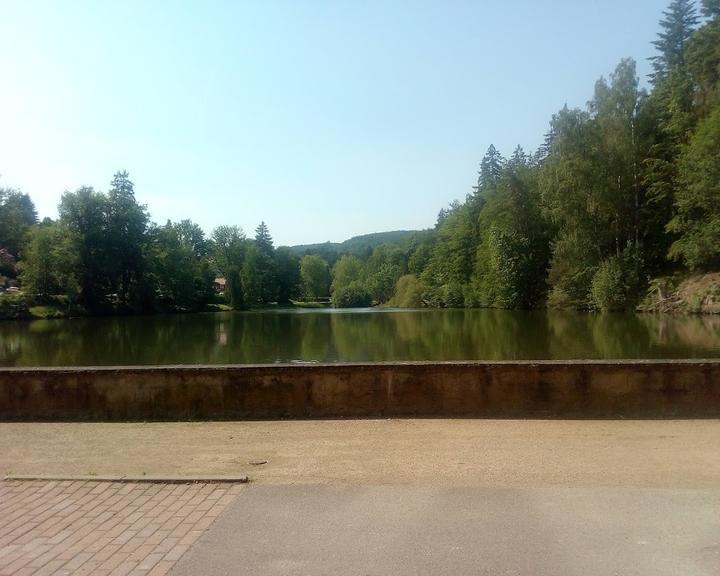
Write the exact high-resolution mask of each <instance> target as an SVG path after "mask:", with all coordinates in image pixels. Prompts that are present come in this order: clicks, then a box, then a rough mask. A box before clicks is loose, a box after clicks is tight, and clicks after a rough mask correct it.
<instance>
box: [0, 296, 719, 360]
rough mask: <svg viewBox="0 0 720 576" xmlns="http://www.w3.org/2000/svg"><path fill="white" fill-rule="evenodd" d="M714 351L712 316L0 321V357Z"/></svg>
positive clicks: (303, 313) (320, 314) (660, 354)
mask: <svg viewBox="0 0 720 576" xmlns="http://www.w3.org/2000/svg"><path fill="white" fill-rule="evenodd" d="M711 357H720V317H714V316H678V317H673V316H659V315H649V314H648V315H632V314H630V315H621V314H617V315H616V314H583V313H571V312H557V311H544V310H543V311H533V312H519V311H505V310H388V309H373V310H307V309H292V310H265V311H258V312H221V313H215V314H187V315H182V314H178V315H167V316H142V317H139V316H135V317H118V318H83V319H73V320H37V321H33V322H0V365H2V366H78V365H113V364H117V365H132V364H243V363H273V362H292V361H319V362H359V361H389V360H519V359H529V360H531V359H571V358H576V359H582V358H586V359H589V358H711Z"/></svg>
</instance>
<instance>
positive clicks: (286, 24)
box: [0, 0, 669, 245]
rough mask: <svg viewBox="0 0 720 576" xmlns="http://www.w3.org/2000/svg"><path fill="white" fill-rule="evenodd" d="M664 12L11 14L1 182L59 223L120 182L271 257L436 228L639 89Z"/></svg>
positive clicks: (115, 6)
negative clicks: (499, 174)
mask: <svg viewBox="0 0 720 576" xmlns="http://www.w3.org/2000/svg"><path fill="white" fill-rule="evenodd" d="M668 3H669V0H633V1H632V2H628V1H627V0H605V1H589V0H588V1H582V0H515V1H512V2H498V1H494V2H486V1H482V0H476V1H470V0H469V1H458V0H445V1H439V0H438V1H435V2H426V1H411V0H407V1H402V2H400V1H393V0H371V1H367V2H364V1H359V0H356V1H352V2H351V1H349V0H347V1H344V0H336V1H321V0H312V1H310V0H307V1H292V0H285V1H276V0H257V1H252V2H251V1H247V2H240V1H237V2H235V1H200V0H198V1H193V2H190V1H180V0H177V1H174V0H167V1H161V0H158V1H153V2H148V1H146V0H145V1H140V0H131V1H123V2H117V1H107V0H86V1H75V0H66V1H62V2H61V1H52V0H47V1H37V0H23V1H11V0H0V83H1V84H2V89H0V186H10V187H15V188H19V189H21V190H23V191H24V192H27V193H29V194H30V195H31V196H32V198H33V200H34V201H35V204H36V205H37V207H38V211H39V213H40V216H41V217H44V216H51V217H55V216H56V215H57V204H58V202H59V200H60V196H61V194H62V192H63V191H64V190H74V189H76V188H78V187H79V186H82V185H89V186H94V187H95V188H96V189H99V190H103V191H105V190H107V188H108V184H109V182H110V180H111V178H112V175H113V173H114V172H115V171H117V170H121V169H125V170H128V171H129V172H130V176H131V179H132V180H133V181H134V182H135V190H136V196H137V198H138V200H139V201H140V202H142V203H145V204H147V206H148V209H149V211H150V214H151V216H152V219H153V220H154V221H156V222H159V223H163V222H165V220H167V219H172V220H180V219H183V218H191V219H192V220H194V221H196V222H198V223H199V224H200V225H201V226H202V227H203V228H204V229H205V230H206V231H207V232H209V231H210V230H211V229H212V228H213V227H215V226H217V225H220V224H237V225H239V226H242V228H243V229H244V230H245V231H246V233H247V234H248V235H252V234H253V231H254V228H255V226H256V225H257V224H258V223H259V222H260V220H265V222H266V223H267V224H268V225H269V227H270V231H271V233H272V235H273V237H274V238H275V242H276V245H281V244H300V243H310V242H324V241H326V240H331V241H342V240H344V239H346V238H349V237H351V236H354V235H357V234H364V233H369V232H376V231H384V230H396V229H418V228H427V227H430V226H432V225H433V224H434V222H435V219H436V216H437V213H438V211H439V210H440V208H442V207H443V206H446V205H447V204H448V203H450V202H451V201H452V200H454V199H462V198H464V197H465V195H466V194H467V193H468V192H470V191H471V189H472V186H473V184H474V183H475V179H476V171H477V168H478V163H479V162H480V159H481V158H482V156H483V154H484V153H485V150H486V149H487V148H488V146H489V145H490V144H491V143H493V144H495V146H496V147H497V148H499V149H500V150H501V151H502V152H503V154H505V155H509V154H510V153H511V152H512V150H513V148H514V147H515V146H516V145H517V144H520V145H522V146H523V147H524V148H525V149H526V150H532V149H534V148H536V147H537V146H538V145H539V144H540V143H541V141H542V138H543V134H544V133H545V132H546V131H547V127H548V122H549V120H550V117H551V115H552V114H553V113H554V112H556V111H557V110H558V109H559V108H561V107H562V106H563V104H564V103H567V104H568V105H569V106H571V107H574V106H584V105H585V103H586V102H587V100H588V99H590V97H591V96H592V91H593V85H594V82H595V81H596V80H597V79H598V78H599V77H600V76H601V75H605V76H608V75H609V74H610V73H611V72H612V70H613V69H614V67H615V66H616V64H617V63H618V62H619V60H620V59H621V58H623V57H628V56H631V57H633V58H635V59H636V60H637V61H638V72H639V74H640V76H641V77H644V76H645V74H647V72H648V69H649V67H648V65H647V61H646V59H647V58H648V57H649V56H651V55H652V53H653V51H652V46H651V45H650V42H651V41H652V40H653V39H654V38H655V35H656V33H657V31H658V25H657V22H658V20H659V19H660V16H661V12H662V10H663V9H664V8H665V7H666V5H667V4H668ZM643 83H644V79H643Z"/></svg>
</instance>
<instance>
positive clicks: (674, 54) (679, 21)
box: [650, 0, 698, 84]
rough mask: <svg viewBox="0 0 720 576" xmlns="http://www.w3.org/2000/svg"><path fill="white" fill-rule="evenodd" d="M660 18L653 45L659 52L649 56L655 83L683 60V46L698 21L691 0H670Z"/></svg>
mask: <svg viewBox="0 0 720 576" xmlns="http://www.w3.org/2000/svg"><path fill="white" fill-rule="evenodd" d="M663 16H664V18H663V19H662V20H660V27H661V28H662V30H661V31H660V32H659V33H658V39H657V40H655V41H653V46H655V48H656V49H657V51H658V52H659V54H657V55H656V56H653V57H652V58H650V61H651V62H652V67H653V73H652V74H651V78H652V81H653V83H655V84H657V83H658V82H660V81H661V80H663V79H664V78H666V77H667V75H668V74H669V72H670V71H671V70H673V69H674V68H676V67H678V66H682V65H683V64H684V62H685V48H686V47H687V44H688V41H689V40H690V36H691V35H692V32H693V30H694V29H695V27H696V26H697V23H698V15H697V10H696V8H695V2H694V1H693V0H672V2H671V3H670V6H669V7H668V9H667V10H665V11H664V12H663Z"/></svg>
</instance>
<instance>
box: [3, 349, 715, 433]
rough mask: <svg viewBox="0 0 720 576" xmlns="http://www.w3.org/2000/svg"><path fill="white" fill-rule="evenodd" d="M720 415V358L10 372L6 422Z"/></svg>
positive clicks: (5, 391)
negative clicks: (708, 359)
mask: <svg viewBox="0 0 720 576" xmlns="http://www.w3.org/2000/svg"><path fill="white" fill-rule="evenodd" d="M374 416H379V417H383V416H429V417H432V416H438V417H482V418H620V417H622V418H680V417H683V418H718V417H720V362H711V361H707V362H706V361H691V360H687V361H617V362H612V361H608V362H602V361H600V362H597V361H593V362H569V361H547V362H470V363H459V362H448V363H423V362H420V363H392V364H330V365H327V364H326V365H319V364H313V365H267V366H193V367H190V366H180V367H172V366H168V367H117V368H31V369H19V368H6V369H0V420H4V421H10V420H15V421H17V420H192V419H207V420H213V419H223V420H231V419H274V418H343V417H374Z"/></svg>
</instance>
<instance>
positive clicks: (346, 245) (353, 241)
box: [290, 230, 420, 255]
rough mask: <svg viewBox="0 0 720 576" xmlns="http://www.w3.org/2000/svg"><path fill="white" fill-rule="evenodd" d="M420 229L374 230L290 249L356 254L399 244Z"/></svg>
mask: <svg viewBox="0 0 720 576" xmlns="http://www.w3.org/2000/svg"><path fill="white" fill-rule="evenodd" d="M419 232H420V230H393V231H391V232H374V233H372V234H363V235H362V236H353V237H352V238H350V239H348V240H345V241H344V242H323V243H320V244H299V245H297V246H291V247H290V249H291V250H292V251H293V252H295V253H296V254H307V253H311V254H328V253H336V254H355V255H360V254H363V253H365V252H366V251H367V250H372V249H373V248H375V247H376V246H380V244H388V243H392V244H398V243H400V242H402V241H403V240H407V239H409V238H410V237H411V236H413V234H417V233H419Z"/></svg>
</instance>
